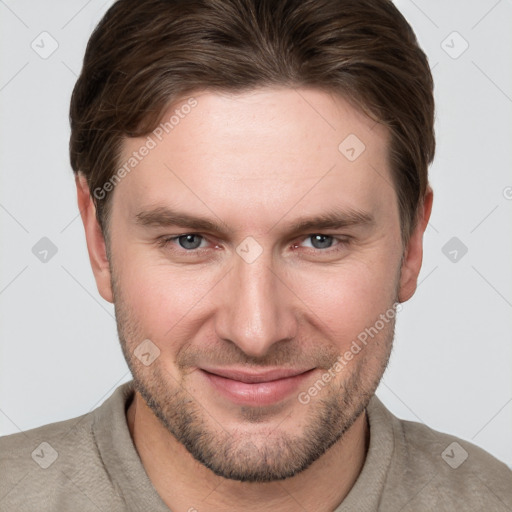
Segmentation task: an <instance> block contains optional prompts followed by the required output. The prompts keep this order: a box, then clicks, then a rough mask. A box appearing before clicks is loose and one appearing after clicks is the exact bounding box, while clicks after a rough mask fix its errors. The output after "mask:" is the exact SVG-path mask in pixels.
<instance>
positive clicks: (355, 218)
mask: <svg viewBox="0 0 512 512" xmlns="http://www.w3.org/2000/svg"><path fill="white" fill-rule="evenodd" d="M135 222H136V224H137V225H139V226H142V227H151V228H154V227H183V228H187V229H192V230H197V231H209V232H213V233H217V234H221V235H224V236H226V235H227V234H228V229H227V225H226V224H225V223H224V222H222V221H219V222H218V221H215V220H210V219H206V218H204V217H197V216H194V215H190V214H187V213H184V212H180V211H177V210H173V209H171V208H168V207H166V206H157V207H154V208H151V209H148V210H143V211H140V212H139V213H137V214H136V215H135ZM374 222H375V219H374V217H373V216H372V215H371V214H370V213H368V212H364V211H362V210H356V209H353V208H350V209H346V210H330V211H327V212H324V213H321V214H319V215H315V216H312V217H301V218H298V219H296V220H295V221H294V222H293V224H291V225H288V229H287V231H289V232H290V234H297V233H301V232H305V231H309V232H317V231H321V230H323V229H343V228H347V227H353V226H368V225H372V224H373V223H374ZM278 223H279V221H278ZM278 223H276V224H278ZM276 224H274V227H275V226H276ZM274 227H272V228H271V229H270V230H269V231H271V230H272V229H273V228H274Z"/></svg>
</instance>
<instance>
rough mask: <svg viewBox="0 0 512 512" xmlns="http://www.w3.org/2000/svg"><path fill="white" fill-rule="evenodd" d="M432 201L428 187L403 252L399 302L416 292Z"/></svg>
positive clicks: (432, 194)
mask: <svg viewBox="0 0 512 512" xmlns="http://www.w3.org/2000/svg"><path fill="white" fill-rule="evenodd" d="M433 199H434V193H433V191H432V189H431V188H430V186H428V187H427V192H426V193H425V197H424V200H423V205H422V208H421V210H420V212H419V217H418V221H417V223H416V226H415V228H414V230H413V232H412V233H411V236H410V238H409V242H408V244H407V247H406V249H405V252H404V258H403V262H402V268H401V275H400V289H399V293H398V300H399V302H406V301H408V300H409V299H410V298H411V297H412V296H413V295H414V292H415V291H416V286H417V282H418V275H419V273H420V270H421V263H422V261H423V233H424V232H425V229H427V225H428V221H429V219H430V214H431V212H432V202H433Z"/></svg>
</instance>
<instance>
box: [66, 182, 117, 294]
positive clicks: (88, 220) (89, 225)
mask: <svg viewBox="0 0 512 512" xmlns="http://www.w3.org/2000/svg"><path fill="white" fill-rule="evenodd" d="M75 183H76V190H77V201H78V209H79V211H80V216H81V217H82V222H83V225H84V230H85V238H86V241H87V251H88V253H89V260H90V262H91V267H92V271H93V273H94V278H95V280H96V286H97V287H98V291H99V292H100V295H101V296H102V297H103V298H104V299H105V300H106V301H108V302H112V303H113V294H112V286H111V276H110V266H109V261H108V257H107V251H106V245H105V238H104V235H103V232H102V231H101V227H100V225H99V223H98V220H97V218H96V207H95V205H94V202H93V200H92V197H91V194H90V189H89V186H88V184H87V179H86V178H85V176H84V175H83V174H82V173H80V172H79V173H78V174H77V175H76V177H75Z"/></svg>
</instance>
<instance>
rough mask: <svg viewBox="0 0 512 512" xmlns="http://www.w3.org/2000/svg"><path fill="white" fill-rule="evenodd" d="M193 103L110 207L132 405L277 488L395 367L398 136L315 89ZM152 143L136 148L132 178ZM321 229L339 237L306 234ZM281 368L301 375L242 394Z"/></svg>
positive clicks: (213, 456) (221, 467) (199, 455)
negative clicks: (138, 400)
mask: <svg viewBox="0 0 512 512" xmlns="http://www.w3.org/2000/svg"><path fill="white" fill-rule="evenodd" d="M194 97H195V99H196V100H197V106H195V107H194V108H191V109H182V110H180V105H183V104H185V102H186V101H185V100H184V102H182V103H178V104H176V105H174V106H173V109H172V110H175V109H178V110H179V111H180V112H181V113H182V116H180V120H179V122H178V123H177V124H175V125H174V128H173V129H172V130H169V133H168V134H165V131H164V136H162V134H161V133H160V132H158V133H159V137H156V136H155V134H152V135H151V137H152V139H153V141H154V142H155V147H152V148H151V149H150V150H149V151H148V154H147V156H145V157H143V158H141V161H140V162H138V164H137V165H136V167H134V168H133V170H131V171H130V173H129V174H128V175H127V176H126V177H124V178H123V179H122V180H121V182H120V183H119V184H118V185H117V186H116V187H115V190H114V192H113V193H114V196H113V198H112V199H113V203H112V216H111V221H110V233H111V240H110V243H111V247H110V250H111V261H110V265H111V266H110V268H111V272H112V288H113V297H114V302H115V309H116V317H117V322H118V331H119V336H120V340H121V344H122V347H123V351H124V353H125V357H126V358H127V361H128V364H129V366H130V369H131V370H132V373H133V377H134V380H135V383H136V388H137V390H138V391H139V392H140V393H141V394H142V396H143V397H144V398H145V400H146V402H147V403H148V405H149V407H150V408H151V409H152V410H153V412H154V413H155V415H156V416H157V417H159V418H160V420H161V421H162V423H163V424H164V425H165V427H166V428H167V429H168V430H169V432H171V433H172V434H173V435H174V436H175V437H176V438H177V439H178V440H179V441H180V442H181V443H182V444H183V445H184V446H185V447H186V448H187V449H188V450H189V452H190V453H191V454H192V455H193V456H194V457H195V458H196V459H197V460H198V461H200V462H202V463H203V464H204V465H205V466H207V467H209V468H210V469H211V470H212V471H214V472H215V473H216V474H218V475H221V476H223V477H226V478H233V479H238V480H246V481H272V480H276V479H282V478H286V477H289V476H292V475H294V474H296V473H298V472H299V471H301V470H303V469H305V468H306V467H308V466H309V465H310V464H311V463H312V462H314V461H315V460H316V459H318V458H319V457H320V456H321V455H322V454H323V453H324V452H325V450H326V449H327V448H329V447H330V446H332V445H333V444H334V443H335V442H336V441H337V440H338V439H340V437H341V436H342V434H343V433H344V432H345V431H346V430H347V429H348V428H349V427H350V426H351V425H352V424H353V422H354V421H355V420H356V419H357V417H358V416H359V415H360V413H361V412H362V411H363V410H364V408H365V407H366V405H367V403H368V401H369V399H370V397H371V396H372V395H373V393H374V391H375V389H376V388H377V385H378V383H379V381H380V378H381V376H382V374H383V372H384V369H385V367H386V364H387V361H388V357H389V354H390V350H391V344H392V338H393V328H394V318H393V316H394V315H392V314H391V313H390V310H391V311H392V308H393V304H394V302H395V301H396V300H397V297H398V294H399V288H400V282H399V279H400V263H401V257H402V253H403V247H402V241H401V235H400V222H399V214H398V206H397V198H396V193H395V191H394V189H393V187H392V186H391V183H392V178H391V172H390V169H389V165H388V154H387V147H388V144H389V140H388V135H387V131H386V130H385V129H384V128H383V127H382V126H380V125H376V124H375V123H374V122H372V121H371V120H369V119H368V118H366V117H365V116H363V115H362V114H361V113H359V112H358V111H357V110H355V109H354V108H353V107H351V106H350V105H349V104H348V103H347V102H346V101H344V100H342V99H341V98H337V97H333V96H331V95H328V94H327V93H324V92H320V91H318V90H313V89H298V90H293V89H274V88H271V89H260V90H257V91H252V92H247V93H243V94H236V95H233V94H220V93H215V92H207V93H201V94H197V95H195V96H194ZM189 110H190V112H189V113H187V114H186V115H183V112H185V111H186V112H188V111H189ZM172 113H173V112H172V111H169V112H168V113H166V115H165V116H164V117H163V121H167V120H168V119H169V118H170V116H171V115H172ZM347 137H348V139H347ZM356 137H357V138H356ZM160 138H161V140H159V139H160ZM345 139H346V140H345ZM343 141H345V142H343ZM340 143H342V144H341V147H340ZM361 143H362V144H364V151H362V152H361V150H362V149H363V146H362V145H361ZM144 144H147V138H146V137H142V138H140V139H129V140H127V141H126V143H125V146H124V152H123V156H122V159H121V160H122V161H121V165H123V163H124V162H125V161H127V160H128V159H129V158H130V156H132V154H133V152H134V151H137V152H138V151H139V150H140V148H141V146H143V145H144ZM147 145H149V146H153V144H152V143H149V144H147ZM139 156H140V155H139ZM166 210H169V212H168V213H167V214H165V211H166ZM171 210H172V212H173V213H174V214H176V215H186V216H190V217H194V218H196V219H200V220H208V221H209V222H210V223H211V226H195V227H191V225H190V224H186V223H184V222H181V223H180V224H179V225H173V224H172V223H169V221H170V220H171V217H172V215H171V213H170V212H171ZM327 215H330V216H333V217H334V216H337V217H339V221H340V222H339V223H338V224H337V225H336V224H332V225H325V224H323V225H316V224H315V225H313V226H304V225H303V226H302V227H301V226H300V225H299V223H300V222H304V221H308V220H310V219H313V218H317V217H322V216H324V217H325V216H327ZM213 225H217V228H214V227H213ZM187 235H188V236H187ZM171 238H174V239H173V240H169V239H171ZM165 239H168V241H167V242H166V243H165ZM380 315H384V316H385V317H386V319H387V320H386V321H385V322H384V321H382V317H381V316H380ZM379 318H381V321H380V323H378V320H379ZM370 328H373V330H371V331H370V332H371V333H372V336H367V341H366V343H365V344H363V343H361V341H358V336H359V340H361V339H362V337H361V336H360V335H361V333H363V332H365V329H367V331H366V333H368V332H369V331H368V330H369V329H370ZM363 337H364V336H363ZM144 340H150V343H148V342H147V341H146V342H145V345H141V343H142V342H144ZM354 340H355V341H356V342H357V344H358V346H359V347H360V348H361V350H360V351H359V352H358V353H354V355H353V357H352V358H350V357H349V358H347V357H345V356H344V354H345V353H346V352H347V351H350V350H351V346H352V347H353V346H354V345H353V342H354ZM138 347H139V348H138ZM140 347H142V348H143V349H144V350H142V349H141V348H140ZM156 347H157V349H158V350H159V352H158V350H157V349H156ZM141 352H142V354H141ZM353 352H356V351H355V350H353ZM137 355H138V356H139V357H137ZM155 356H157V357H156V358H155V359H154V360H153V361H152V362H151V364H148V363H149V362H150V361H151V360H152V359H153V358H154V357H155ZM339 356H340V359H337V358H338V357H339ZM141 360H142V361H141ZM336 361H338V365H336ZM144 363H146V364H144ZM274 369H279V370H283V369H284V370H292V372H291V373H294V374H297V373H302V375H301V376H300V377H289V378H281V379H278V380H275V381H274V382H273V383H269V382H267V383H266V384H265V383H261V382H260V383H259V384H258V383H254V382H252V383H250V382H237V381H239V380H246V381H247V380H254V379H251V378H250V377H247V376H248V375H249V376H254V375H255V374H256V375H258V374H259V375H260V376H261V375H262V374H263V373H265V372H268V371H269V370H274ZM229 370H236V371H239V372H243V373H245V376H240V375H233V374H231V375H230V377H231V379H230V378H226V377H222V376H218V374H219V373H224V374H226V372H227V371H229ZM215 372H218V373H217V376H215V375H212V374H215ZM305 372H307V373H305ZM326 374H327V375H330V377H328V378H326V377H325V375H326ZM276 376H279V374H274V375H267V376H266V377H262V378H260V380H266V381H269V380H271V379H272V378H276ZM322 376H324V380H323V381H322ZM319 380H320V381H321V384H319V383H318V382H319ZM315 383H316V388H315ZM311 388H315V389H316V392H315V391H310V390H311Z"/></svg>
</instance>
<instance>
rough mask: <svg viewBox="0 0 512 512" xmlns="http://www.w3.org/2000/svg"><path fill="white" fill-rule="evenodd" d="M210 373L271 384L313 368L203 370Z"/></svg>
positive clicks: (250, 381) (247, 381) (241, 380)
mask: <svg viewBox="0 0 512 512" xmlns="http://www.w3.org/2000/svg"><path fill="white" fill-rule="evenodd" d="M201 370H204V371H205V372H208V373H213V374H215V375H219V376H220V377H224V378H226V379H232V380H238V381H240V382H246V383H254V382H270V381H273V380H278V379H286V378H287V377H294V376H296V375H300V374H301V373H305V372H307V371H309V370H312V368H306V369H297V368H275V369H273V370H264V371H259V372H247V371H246V370H238V369H232V368H201Z"/></svg>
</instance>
